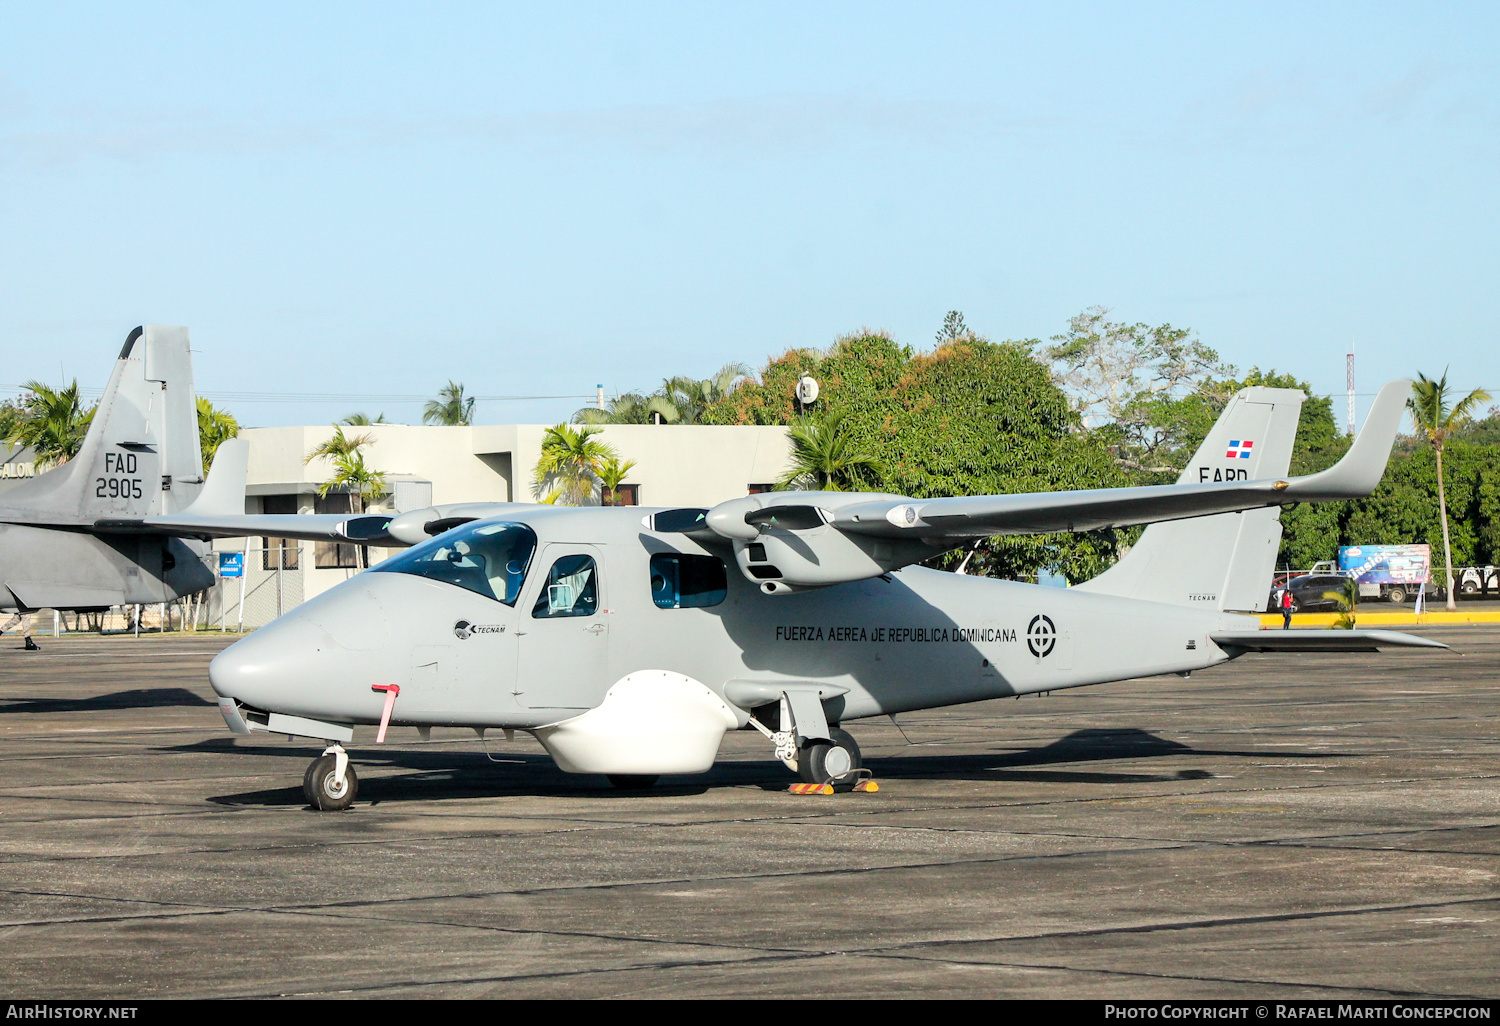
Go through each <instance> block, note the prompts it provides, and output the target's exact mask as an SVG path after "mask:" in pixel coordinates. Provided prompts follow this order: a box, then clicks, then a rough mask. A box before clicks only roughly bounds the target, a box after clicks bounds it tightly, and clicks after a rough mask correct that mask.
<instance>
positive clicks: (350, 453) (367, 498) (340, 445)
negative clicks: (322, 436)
mask: <svg viewBox="0 0 1500 1026" xmlns="http://www.w3.org/2000/svg"><path fill="white" fill-rule="evenodd" d="M374 441H375V436H374V435H369V434H364V435H354V436H353V437H349V436H347V435H345V434H344V429H343V428H342V427H340V426H339V425H337V424H335V425H333V437H332V438H329V439H328V440H326V441H324V442H322V443H320V444H318V445H316V446H314V447H313V448H312V450H311V451H309V452H308V454H307V456H306V457H304V458H303V460H302V463H303V465H304V466H305V465H307V464H309V463H311V462H312V461H313V460H315V459H319V458H322V459H326V460H328V461H330V462H331V463H332V464H333V477H331V478H329V479H328V480H327V481H324V482H323V483H322V484H320V485H319V486H318V495H319V496H321V497H325V498H326V497H327V495H328V493H329V492H331V491H333V490H334V489H336V488H343V489H347V490H348V492H349V494H350V496H351V499H352V498H354V497H357V498H358V499H359V507H360V508H359V509H356V510H353V512H355V513H363V512H364V508H365V506H366V505H368V504H369V503H373V502H379V501H380V500H381V499H382V498H384V497H385V494H386V491H387V489H386V478H385V474H384V473H382V472H380V471H375V470H371V469H370V468H369V467H368V466H367V465H366V464H365V455H364V453H363V452H362V451H361V450H362V449H363V448H364V447H365V446H367V445H369V444H371V443H372V442H374ZM351 505H353V502H352V501H351Z"/></svg>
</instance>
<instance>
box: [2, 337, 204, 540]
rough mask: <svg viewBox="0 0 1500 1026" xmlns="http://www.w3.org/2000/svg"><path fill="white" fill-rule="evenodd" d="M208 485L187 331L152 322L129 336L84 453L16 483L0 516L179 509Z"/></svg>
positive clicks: (27, 519)
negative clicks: (204, 472) (200, 447)
mask: <svg viewBox="0 0 1500 1026" xmlns="http://www.w3.org/2000/svg"><path fill="white" fill-rule="evenodd" d="M202 486H203V462H202V456H201V450H200V449H199V445H198V412H197V406H196V402H195V398H194V395H193V363H192V356H191V354H190V353H189V351H188V331H187V329H186V328H179V327H172V326H169V325H162V324H148V325H146V326H145V327H141V328H136V329H135V330H134V331H132V332H131V333H130V335H129V337H127V338H126V340H125V346H124V348H122V349H121V350H120V355H119V358H118V359H116V360H115V367H114V372H113V373H112V374H111V375H110V378H109V384H108V385H106V386H105V389H104V395H103V397H102V398H101V399H100V400H99V406H98V408H97V409H96V410H95V411H94V419H93V422H92V423H91V424H90V425H89V430H88V434H87V435H86V436H85V437H84V440H83V446H82V447H81V448H80V449H79V450H78V454H77V455H76V456H74V457H73V458H72V459H71V460H69V461H68V462H67V463H64V464H63V465H62V466H60V467H56V468H54V469H53V470H49V471H47V472H46V473H43V474H39V475H37V476H36V477H34V478H32V479H31V480H29V481H26V482H24V483H22V484H18V485H16V486H14V487H13V488H11V489H9V490H8V491H7V492H6V493H5V495H4V497H3V500H0V519H3V520H6V521H9V522H12V523H38V524H89V523H92V522H93V521H94V520H97V519H121V518H126V519H130V518H136V517H144V516H148V515H151V514H160V513H175V512H177V511H179V510H181V509H183V508H185V507H186V506H188V505H189V504H190V503H191V502H192V500H193V499H194V498H196V497H197V495H198V491H199V489H200V488H202Z"/></svg>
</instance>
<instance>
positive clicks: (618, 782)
mask: <svg viewBox="0 0 1500 1026" xmlns="http://www.w3.org/2000/svg"><path fill="white" fill-rule="evenodd" d="M609 782H610V783H611V784H614V785H615V786H616V787H618V788H619V789H620V790H621V791H644V790H645V789H646V788H648V787H650V786H651V785H652V784H655V783H656V774H655V773H611V774H609Z"/></svg>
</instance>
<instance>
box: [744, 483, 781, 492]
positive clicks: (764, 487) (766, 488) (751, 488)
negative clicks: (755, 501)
mask: <svg viewBox="0 0 1500 1026" xmlns="http://www.w3.org/2000/svg"><path fill="white" fill-rule="evenodd" d="M775 490H776V486H775V485H773V484H752V485H746V486H745V494H746V495H760V494H761V493H763V492H774V491H775Z"/></svg>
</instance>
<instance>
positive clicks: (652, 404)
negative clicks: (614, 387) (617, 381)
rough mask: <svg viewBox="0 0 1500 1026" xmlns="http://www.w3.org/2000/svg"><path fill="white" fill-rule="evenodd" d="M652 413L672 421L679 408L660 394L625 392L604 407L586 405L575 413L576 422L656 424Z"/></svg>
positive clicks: (663, 419)
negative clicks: (647, 394)
mask: <svg viewBox="0 0 1500 1026" xmlns="http://www.w3.org/2000/svg"><path fill="white" fill-rule="evenodd" d="M652 414H659V415H660V416H661V418H662V421H664V422H666V423H669V424H670V423H672V422H673V421H675V420H676V419H677V408H676V407H675V406H673V405H672V404H671V403H669V402H668V401H667V400H666V399H664V398H663V397H661V396H659V395H653V396H644V395H641V394H640V393H639V392H625V393H622V394H621V395H617V396H615V397H614V398H613V399H611V400H610V401H609V405H608V406H606V407H605V408H604V409H602V410H601V409H599V408H598V407H597V406H585V407H583V408H582V409H581V410H578V411H577V412H575V413H574V414H573V423H575V424H655V423H660V422H662V421H658V420H657V419H656V418H655V417H653V416H652Z"/></svg>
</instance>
